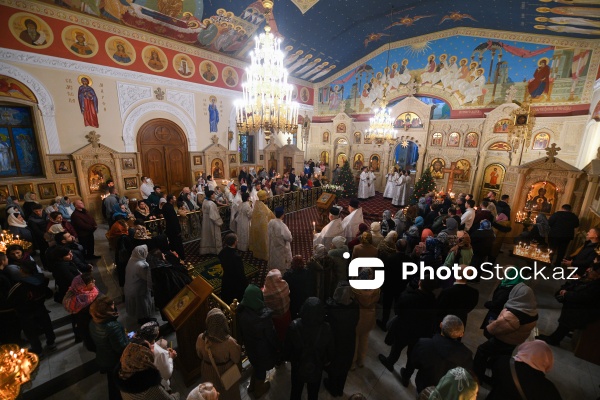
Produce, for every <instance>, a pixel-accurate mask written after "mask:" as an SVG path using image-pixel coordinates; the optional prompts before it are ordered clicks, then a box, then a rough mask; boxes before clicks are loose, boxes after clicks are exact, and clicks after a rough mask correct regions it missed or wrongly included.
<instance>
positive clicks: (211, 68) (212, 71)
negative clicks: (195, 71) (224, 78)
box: [200, 60, 219, 83]
mask: <svg viewBox="0 0 600 400" xmlns="http://www.w3.org/2000/svg"><path fill="white" fill-rule="evenodd" d="M200 76H202V79H204V80H205V81H206V82H209V83H213V82H214V81H216V80H217V78H218V77H219V70H218V69H217V67H216V66H215V64H214V63H213V62H212V61H208V60H204V61H202V62H201V63H200Z"/></svg>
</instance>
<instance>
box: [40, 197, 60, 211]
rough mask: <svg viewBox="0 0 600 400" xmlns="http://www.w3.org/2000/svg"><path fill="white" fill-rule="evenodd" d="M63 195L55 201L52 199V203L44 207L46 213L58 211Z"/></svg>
mask: <svg viewBox="0 0 600 400" xmlns="http://www.w3.org/2000/svg"><path fill="white" fill-rule="evenodd" d="M60 199H61V197H60V196H58V197H57V198H56V199H54V201H52V202H51V203H50V204H48V207H46V208H45V209H44V213H46V215H50V213H53V212H55V211H57V212H60V211H58V203H59V202H60Z"/></svg>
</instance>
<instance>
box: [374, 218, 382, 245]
mask: <svg viewBox="0 0 600 400" xmlns="http://www.w3.org/2000/svg"><path fill="white" fill-rule="evenodd" d="M371 237H372V238H373V246H375V247H377V246H379V243H381V242H382V241H383V238H384V236H383V235H382V234H381V223H379V222H372V223H371Z"/></svg>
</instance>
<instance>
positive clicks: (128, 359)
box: [115, 341, 179, 400]
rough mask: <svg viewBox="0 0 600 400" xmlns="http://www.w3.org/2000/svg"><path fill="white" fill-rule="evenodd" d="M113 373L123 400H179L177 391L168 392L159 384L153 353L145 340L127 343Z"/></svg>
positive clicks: (159, 378) (158, 374)
mask: <svg viewBox="0 0 600 400" xmlns="http://www.w3.org/2000/svg"><path fill="white" fill-rule="evenodd" d="M115 374H116V383H117V387H118V388H119V391H120V392H121V396H122V398H123V400H142V399H157V400H159V399H160V400H163V399H164V400H179V394H178V393H173V394H169V393H168V392H167V391H166V390H165V389H164V388H163V387H162V385H161V384H160V382H161V376H160V372H159V371H158V369H157V368H156V366H155V365H154V353H153V352H152V349H151V345H150V344H149V343H148V342H146V341H142V342H141V343H139V344H138V343H129V344H128V345H127V347H126V348H125V350H124V351H123V354H122V355H121V360H120V365H119V368H117V370H116V371H115Z"/></svg>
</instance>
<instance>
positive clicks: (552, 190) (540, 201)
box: [525, 181, 557, 214]
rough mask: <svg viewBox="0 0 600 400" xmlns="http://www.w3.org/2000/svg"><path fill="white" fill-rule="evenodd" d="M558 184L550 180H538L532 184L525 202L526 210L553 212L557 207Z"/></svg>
mask: <svg viewBox="0 0 600 400" xmlns="http://www.w3.org/2000/svg"><path fill="white" fill-rule="evenodd" d="M556 195H557V189H556V185H554V184H553V183H550V182H545V181H544V182H536V183H534V184H533V185H531V188H530V190H529V193H528V194H527V201H526V202H525V210H526V211H537V212H543V213H546V214H549V213H553V212H554V210H555V208H556Z"/></svg>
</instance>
